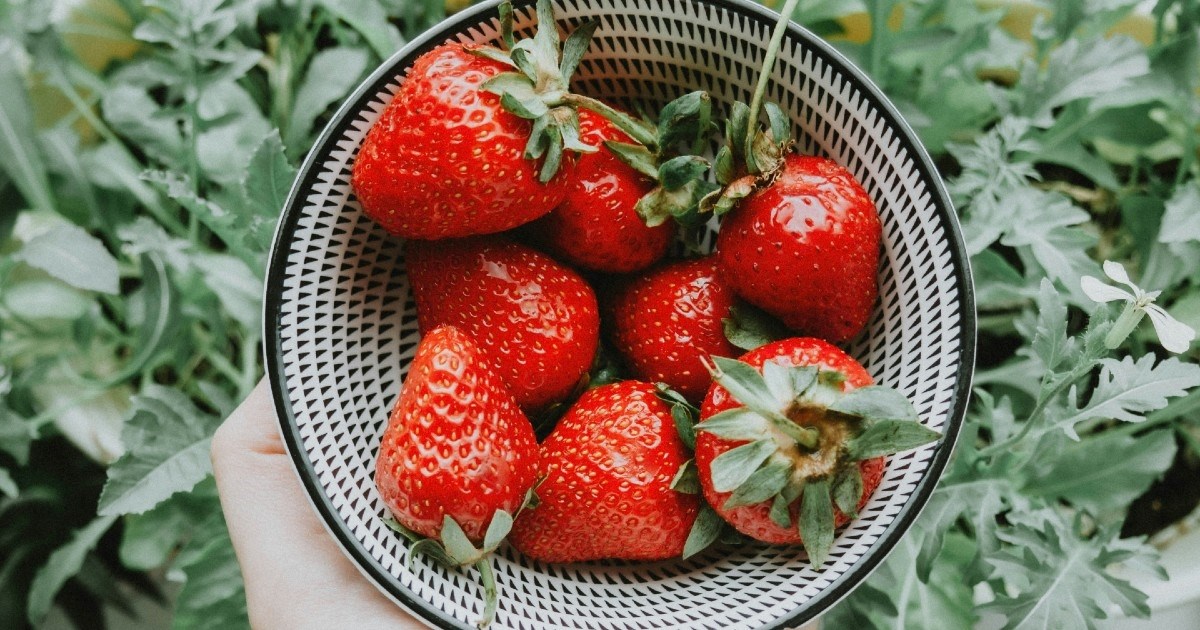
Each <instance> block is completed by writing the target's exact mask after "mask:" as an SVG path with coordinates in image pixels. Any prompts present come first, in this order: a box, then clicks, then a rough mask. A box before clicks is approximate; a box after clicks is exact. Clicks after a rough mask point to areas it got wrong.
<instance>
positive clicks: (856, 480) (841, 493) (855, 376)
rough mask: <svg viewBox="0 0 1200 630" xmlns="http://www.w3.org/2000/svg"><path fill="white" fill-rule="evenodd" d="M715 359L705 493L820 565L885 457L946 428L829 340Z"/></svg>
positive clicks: (734, 516)
mask: <svg viewBox="0 0 1200 630" xmlns="http://www.w3.org/2000/svg"><path fill="white" fill-rule="evenodd" d="M714 362H715V367H714V370H715V372H714V374H715V378H716V381H717V382H716V383H714V384H713V386H712V388H711V389H710V390H709V392H708V397H707V398H706V399H705V400H704V404H703V405H702V407H701V410H700V417H701V423H700V424H698V425H696V431H697V434H696V466H697V468H698V471H699V475H700V486H701V488H702V490H703V492H704V497H705V499H707V501H708V503H709V504H710V505H711V506H712V507H713V509H715V510H716V511H717V513H718V514H720V516H721V517H722V518H724V519H725V520H726V521H728V522H729V523H730V524H732V525H733V526H734V527H735V528H737V530H738V531H740V532H742V533H743V534H746V535H747V536H750V537H752V538H755V539H757V540H762V541H764V542H771V543H799V542H803V543H804V544H805V547H806V549H807V550H808V553H809V558H810V561H811V562H812V564H813V566H815V567H819V566H820V565H821V563H822V562H823V561H824V559H825V557H826V555H827V554H828V552H829V550H830V548H831V547H832V545H833V537H834V529H835V528H836V527H840V526H842V525H845V524H846V523H847V522H849V520H850V519H851V518H853V517H855V516H856V514H857V512H858V510H859V509H860V508H861V507H862V506H863V505H864V504H865V502H866V500H867V499H868V498H869V497H870V495H871V493H872V492H874V490H875V487H876V486H877V485H878V484H879V480H880V478H881V477H882V475H883V467H884V459H883V457H882V456H883V455H886V454H890V453H896V452H899V451H902V450H907V449H910V448H915V447H917V446H920V445H922V444H926V443H928V442H931V441H933V440H936V439H937V437H938V434H937V433H936V432H934V431H932V430H930V429H928V428H926V427H924V426H923V425H921V424H920V422H919V420H918V419H917V414H916V410H915V409H913V407H912V404H911V403H909V402H908V400H907V399H905V398H904V396H903V395H902V394H900V393H899V392H897V391H895V390H892V389H889V388H886V387H880V386H875V385H872V384H871V382H872V381H871V377H870V375H869V374H867V372H866V370H864V369H863V367H862V366H861V365H859V363H858V362H857V361H855V360H854V359H853V358H851V357H850V356H849V355H847V354H846V353H844V352H842V351H841V350H839V349H838V348H837V347H835V346H833V345H830V344H829V343H826V342H824V341H821V340H820V339H813V338H792V339H785V340H782V341H777V342H773V343H769V344H767V345H764V346H762V347H760V348H758V349H756V350H752V351H751V352H748V353H746V354H745V355H743V356H742V357H741V359H740V360H737V361H734V360H731V359H723V358H719V357H718V358H715V359H714Z"/></svg>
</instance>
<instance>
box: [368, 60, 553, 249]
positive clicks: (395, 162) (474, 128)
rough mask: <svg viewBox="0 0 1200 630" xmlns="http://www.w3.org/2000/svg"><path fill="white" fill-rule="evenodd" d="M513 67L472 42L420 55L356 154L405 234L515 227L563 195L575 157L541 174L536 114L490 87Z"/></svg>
mask: <svg viewBox="0 0 1200 630" xmlns="http://www.w3.org/2000/svg"><path fill="white" fill-rule="evenodd" d="M507 69H508V68H507V67H506V66H505V65H504V64H502V63H500V62H498V61H493V60H491V59H486V58H483V57H480V56H477V55H474V54H472V53H471V52H470V51H469V50H467V48H465V47H464V46H463V45H462V44H444V45H442V46H438V47H437V48H434V49H433V50H431V51H429V52H428V53H425V54H424V55H421V57H420V58H418V59H417V60H416V62H415V63H414V64H413V67H412V69H411V70H410V71H409V73H408V78H407V79H405V81H404V84H403V85H402V86H401V87H400V91H399V92H397V93H396V96H395V97H394V98H393V99H392V101H391V102H390V103H389V104H388V106H387V107H386V108H385V109H384V111H383V113H382V114H381V115H380V117H379V120H378V121H377V122H376V123H375V125H374V126H372V127H371V130H370V131H368V132H367V137H366V139H365V140H363V144H362V148H361V149H360V150H359V153H358V156H357V158H355V161H354V170H353V173H352V176H351V183H352V185H353V187H354V192H355V194H356V195H357V197H358V201H359V203H360V204H361V205H362V209H363V212H364V213H366V215H367V216H369V217H371V218H372V219H374V220H375V221H377V222H378V223H379V224H380V225H382V226H383V228H384V229H386V230H387V231H388V232H390V233H392V234H395V235H398V236H402V237H405V238H419V239H438V238H447V237H459V236H468V235H471V234H488V233H492V232H500V231H503V230H507V229H509V228H512V227H515V226H518V225H520V224H522V223H526V222H528V221H532V220H533V219H536V218H537V217H539V216H541V215H543V214H545V213H547V212H549V211H550V210H551V209H552V208H554V206H556V205H558V204H559V202H561V201H562V199H563V197H564V196H565V195H566V193H567V188H568V186H569V185H570V182H571V169H572V168H573V166H574V160H573V158H568V159H566V160H564V162H563V164H564V166H565V168H562V169H559V171H558V173H557V174H556V175H555V176H554V177H553V178H551V179H550V180H549V181H547V182H545V183H543V182H539V181H538V166H537V164H536V163H535V162H534V161H532V160H528V159H526V158H525V157H524V152H525V145H526V143H527V142H528V139H529V134H530V131H531V124H530V122H529V121H528V120H525V119H522V118H520V117H519V116H517V115H515V114H513V113H511V112H508V111H506V110H505V109H503V108H502V107H501V106H500V97H499V96H497V95H495V94H492V93H490V92H487V91H486V90H484V89H481V88H482V86H483V85H484V83H485V82H487V81H488V80H489V79H492V78H494V77H496V76H497V75H499V74H501V73H502V72H504V71H505V70H507Z"/></svg>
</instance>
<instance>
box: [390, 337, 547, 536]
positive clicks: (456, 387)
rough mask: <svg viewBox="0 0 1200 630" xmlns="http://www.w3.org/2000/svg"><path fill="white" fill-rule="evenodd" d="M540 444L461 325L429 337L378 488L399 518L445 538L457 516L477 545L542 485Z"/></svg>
mask: <svg viewBox="0 0 1200 630" xmlns="http://www.w3.org/2000/svg"><path fill="white" fill-rule="evenodd" d="M537 459H538V454H537V440H536V439H535V438H534V435H533V427H532V425H530V423H529V419H528V418H526V417H525V415H524V414H523V413H521V409H520V407H518V406H517V403H516V400H515V399H513V397H512V394H510V393H508V389H507V388H506V387H505V386H504V383H503V381H501V379H500V377H499V375H497V374H496V373H495V372H494V371H492V369H491V367H490V364H489V363H488V361H487V359H486V357H485V355H484V353H483V351H482V350H481V349H480V348H479V347H478V346H477V345H476V344H475V343H474V342H473V341H471V339H470V337H468V336H467V334H466V333H464V332H463V331H461V330H459V329H457V328H455V327H453V326H443V327H440V328H435V329H433V330H431V331H429V332H428V334H426V335H425V336H424V337H422V338H421V343H420V345H418V346H417V351H416V355H415V356H414V357H413V360H412V364H411V365H410V366H409V371H408V377H407V378H406V379H405V381H404V385H403V386H402V388H401V390H400V396H399V398H397V400H396V404H395V406H394V407H393V408H392V413H391V416H390V418H389V419H388V426H387V429H386V430H385V431H384V433H383V438H382V441H381V443H380V445H379V459H378V461H377V463H376V468H375V484H376V485H377V486H378V487H379V494H380V496H381V497H383V501H384V503H385V504H387V506H388V509H390V510H391V511H392V513H393V514H394V515H395V516H396V520H398V521H399V522H400V524H402V525H404V526H405V527H407V528H408V529H410V530H412V531H414V532H416V533H418V534H421V535H423V536H429V537H433V538H436V537H438V536H439V535H440V533H441V529H442V522H443V517H445V516H449V517H451V518H453V519H454V521H455V522H456V523H457V524H458V525H459V527H461V528H462V530H463V532H465V533H466V535H467V537H468V538H469V539H471V540H472V541H474V542H479V541H481V540H483V537H484V533H485V532H486V530H487V526H488V524H489V523H490V521H491V519H492V515H493V514H495V513H496V511H497V510H504V511H505V512H508V513H509V514H515V513H516V511H517V509H518V508H520V507H521V504H522V502H523V501H524V500H525V493H526V492H528V491H529V489H530V488H531V487H533V482H534V479H535V476H536V469H537Z"/></svg>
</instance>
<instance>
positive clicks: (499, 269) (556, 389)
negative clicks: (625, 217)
mask: <svg viewBox="0 0 1200 630" xmlns="http://www.w3.org/2000/svg"><path fill="white" fill-rule="evenodd" d="M406 260H407V266H408V279H409V282H410V284H411V285H412V292H413V297H414V299H415V300H416V303H417V324H418V326H419V328H420V330H422V331H427V330H432V329H433V328H434V327H437V326H443V325H452V326H457V327H459V328H461V329H462V330H463V331H464V332H466V333H467V334H468V335H470V336H471V338H472V339H474V340H475V342H476V343H477V344H478V345H479V347H480V349H481V350H482V351H483V353H484V355H486V356H487V358H488V361H489V362H490V363H491V365H492V367H493V369H494V370H496V373H497V374H499V375H500V378H501V379H503V380H504V382H505V384H506V385H507V386H508V388H509V391H511V392H512V394H513V396H514V397H515V398H516V399H517V403H518V404H520V405H521V407H522V409H524V410H526V412H527V413H534V412H537V411H540V410H542V409H544V408H545V407H546V406H548V405H550V404H553V403H556V402H559V401H561V400H563V399H565V398H566V397H567V396H568V395H569V394H570V393H571V392H572V390H573V389H574V388H575V386H576V384H577V383H578V382H579V380H580V378H581V377H582V376H583V375H584V373H585V372H587V370H588V368H590V367H591V364H592V359H593V358H594V357H595V355H596V346H597V344H598V343H599V336H600V332H599V331H600V315H599V312H598V308H597V304H596V296H595V293H593V292H592V288H591V287H590V286H589V285H588V284H587V282H585V281H584V280H583V278H581V277H580V276H579V274H577V273H575V272H574V271H573V270H571V269H570V268H569V267H567V266H565V265H563V264H562V263H559V262H558V261H556V260H554V259H553V258H550V257H549V256H547V255H546V254H543V253H541V252H539V251H537V250H535V249H532V248H530V247H526V246H524V245H520V244H518V243H513V242H512V241H509V240H507V239H503V238H499V237H478V238H470V239H459V240H448V241H409V242H408V243H407V254H406Z"/></svg>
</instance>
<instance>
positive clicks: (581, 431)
mask: <svg viewBox="0 0 1200 630" xmlns="http://www.w3.org/2000/svg"><path fill="white" fill-rule="evenodd" d="M689 458H690V454H689V453H688V450H687V447H685V446H684V444H683V441H682V440H680V438H679V434H678V433H677V432H676V429H675V424H674V422H673V421H672V420H671V410H670V407H668V406H667V404H666V403H664V402H663V401H662V400H660V399H659V398H658V396H657V395H655V390H654V386H653V385H651V384H649V383H641V382H637V381H623V382H620V383H613V384H611V385H603V386H601V387H597V388H595V389H592V390H589V391H587V392H585V393H584V394H583V396H582V397H580V399H579V400H578V401H577V402H576V403H575V404H574V405H573V406H572V407H571V408H570V409H569V410H568V411H567V413H566V414H565V415H564V416H563V417H562V418H561V419H560V420H559V421H558V425H557V426H556V427H555V429H554V431H553V432H552V433H551V434H550V436H549V437H547V438H546V440H545V441H544V442H542V446H541V474H542V476H543V477H544V478H545V480H544V481H542V483H541V484H540V485H539V486H538V487H537V494H538V497H539V498H540V499H541V503H540V504H539V505H538V506H537V507H536V508H534V509H532V510H528V511H525V512H522V513H521V516H520V517H518V518H517V521H516V523H515V524H514V525H513V530H512V533H511V534H509V537H508V540H509V541H510V542H511V543H512V544H513V545H514V546H515V547H516V548H517V549H518V550H520V551H521V552H522V553H524V554H525V555H527V556H529V557H531V558H534V559H537V560H542V561H545V562H581V561H586V560H599V559H603V558H616V559H626V560H661V559H666V558H673V557H677V556H679V555H680V554H682V553H683V544H684V542H685V541H686V540H687V536H688V532H689V531H691V528H692V524H693V523H694V522H695V520H696V515H697V514H698V513H699V511H700V498H699V497H698V496H697V495H694V494H683V493H680V492H676V491H674V490H672V489H671V487H670V486H671V480H672V479H673V478H674V476H675V473H676V472H677V471H678V470H679V467H680V466H681V465H682V464H683V463H684V462H686V461H687V460H688V459H689Z"/></svg>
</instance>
